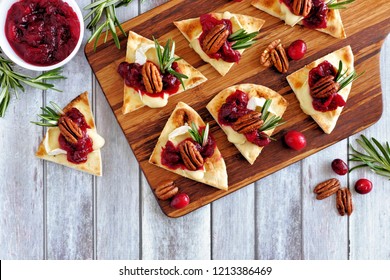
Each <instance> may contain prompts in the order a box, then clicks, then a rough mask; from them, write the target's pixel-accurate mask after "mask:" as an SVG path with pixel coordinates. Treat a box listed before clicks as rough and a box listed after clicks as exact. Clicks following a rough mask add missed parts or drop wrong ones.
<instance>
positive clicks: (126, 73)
mask: <svg viewBox="0 0 390 280" xmlns="http://www.w3.org/2000/svg"><path fill="white" fill-rule="evenodd" d="M142 66H143V65H141V64H139V63H127V62H122V63H121V64H119V66H118V73H119V75H121V77H122V78H123V79H124V80H125V83H126V85H127V86H129V87H132V88H134V89H136V90H138V91H140V92H141V94H146V95H149V96H151V97H161V98H162V97H163V96H164V93H167V94H169V95H171V94H174V93H176V92H177V91H178V90H179V87H180V80H179V79H178V78H176V77H175V76H174V75H172V74H170V73H168V72H166V73H164V74H161V73H160V75H161V77H162V81H163V90H162V91H161V92H158V93H149V92H147V91H146V89H145V85H144V82H143V80H142ZM156 66H157V65H156ZM157 69H160V67H157ZM172 69H173V70H174V71H176V72H178V73H181V71H180V68H179V65H178V64H177V62H173V63H172Z"/></svg>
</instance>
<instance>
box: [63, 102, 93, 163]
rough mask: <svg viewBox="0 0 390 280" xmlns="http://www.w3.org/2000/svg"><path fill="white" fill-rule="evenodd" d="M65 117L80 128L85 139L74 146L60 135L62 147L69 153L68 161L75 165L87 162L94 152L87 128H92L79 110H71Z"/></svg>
mask: <svg viewBox="0 0 390 280" xmlns="http://www.w3.org/2000/svg"><path fill="white" fill-rule="evenodd" d="M65 115H66V116H67V117H69V118H70V119H71V120H72V121H73V122H74V123H75V124H77V125H78V126H79V127H80V129H81V131H82V132H83V137H82V138H80V139H79V140H78V141H77V143H76V144H72V143H69V142H68V141H66V139H65V137H64V136H63V135H62V134H60V136H59V138H58V141H59V143H60V147H61V149H63V150H65V151H66V152H67V159H68V161H70V162H72V163H75V164H79V163H83V162H86V161H87V159H88V154H89V153H91V152H93V148H92V146H93V142H92V139H91V138H90V137H89V136H88V135H87V128H90V126H89V125H88V124H87V122H86V120H85V117H84V115H83V114H82V113H81V112H80V111H79V110H78V109H77V108H72V109H70V110H69V111H67V112H66V113H65Z"/></svg>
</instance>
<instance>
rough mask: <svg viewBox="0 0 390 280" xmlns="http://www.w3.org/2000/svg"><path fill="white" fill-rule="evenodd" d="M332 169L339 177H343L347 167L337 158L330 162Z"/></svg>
mask: <svg viewBox="0 0 390 280" xmlns="http://www.w3.org/2000/svg"><path fill="white" fill-rule="evenodd" d="M332 169H333V171H334V172H336V173H337V174H339V175H345V174H347V173H348V165H347V164H346V163H345V162H344V161H343V160H342V159H339V158H336V159H335V160H333V161H332Z"/></svg>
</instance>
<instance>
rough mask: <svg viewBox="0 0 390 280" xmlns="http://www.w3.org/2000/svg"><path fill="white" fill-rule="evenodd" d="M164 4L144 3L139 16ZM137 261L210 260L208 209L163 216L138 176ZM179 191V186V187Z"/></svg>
mask: <svg viewBox="0 0 390 280" xmlns="http://www.w3.org/2000/svg"><path fill="white" fill-rule="evenodd" d="M165 2H167V1H164V0H163V1H161V0H157V1H145V2H143V4H142V5H141V13H143V12H145V11H146V10H148V9H151V8H153V7H156V6H158V5H160V4H162V3H165ZM141 187H142V189H141V205H140V206H141V225H142V237H141V244H142V248H141V256H140V257H141V258H142V259H171V260H173V259H210V257H211V256H210V206H206V207H203V208H202V209H201V210H199V211H196V213H192V214H190V215H188V216H186V217H183V218H179V219H171V218H168V217H166V216H165V215H164V214H163V213H162V212H161V209H160V207H159V205H158V204H157V202H156V199H155V197H154V195H153V193H152V191H151V189H150V187H149V185H148V183H147V182H146V180H145V177H144V176H143V175H142V186H141ZM179 188H180V186H179Z"/></svg>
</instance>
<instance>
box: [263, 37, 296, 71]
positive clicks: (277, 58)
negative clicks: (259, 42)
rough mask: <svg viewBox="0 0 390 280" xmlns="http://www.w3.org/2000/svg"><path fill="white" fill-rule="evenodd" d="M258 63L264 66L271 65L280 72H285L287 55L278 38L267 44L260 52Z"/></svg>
mask: <svg viewBox="0 0 390 280" xmlns="http://www.w3.org/2000/svg"><path fill="white" fill-rule="evenodd" d="M260 63H261V64H262V65H264V66H265V67H270V66H272V65H273V66H275V68H276V69H277V70H278V71H279V72H280V73H286V72H287V70H288V67H289V62H288V57H287V54H286V50H285V49H284V48H283V45H282V44H281V40H280V39H277V40H275V41H273V42H272V43H271V44H269V45H268V47H267V48H266V49H265V50H264V51H263V53H262V54H261V57H260Z"/></svg>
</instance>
